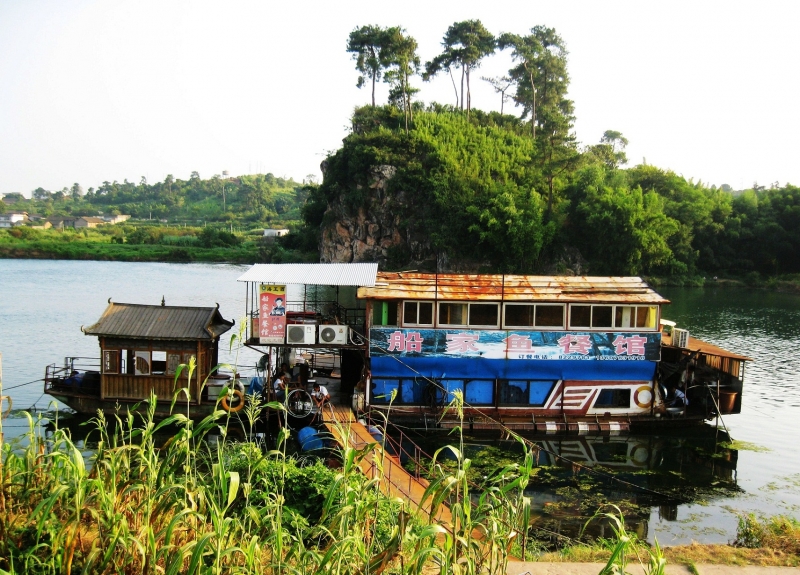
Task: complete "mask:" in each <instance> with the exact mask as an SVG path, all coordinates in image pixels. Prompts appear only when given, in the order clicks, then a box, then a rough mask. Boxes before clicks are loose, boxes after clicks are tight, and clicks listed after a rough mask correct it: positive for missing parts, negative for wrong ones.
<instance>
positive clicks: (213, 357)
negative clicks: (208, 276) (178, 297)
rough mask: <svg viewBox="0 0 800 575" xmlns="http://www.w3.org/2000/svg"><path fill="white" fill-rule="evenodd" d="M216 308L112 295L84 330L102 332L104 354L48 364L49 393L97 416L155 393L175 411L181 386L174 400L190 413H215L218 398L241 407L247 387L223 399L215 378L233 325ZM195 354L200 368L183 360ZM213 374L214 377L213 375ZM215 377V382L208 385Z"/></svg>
mask: <svg viewBox="0 0 800 575" xmlns="http://www.w3.org/2000/svg"><path fill="white" fill-rule="evenodd" d="M233 323H234V322H232V321H228V320H226V319H224V318H223V317H222V315H220V312H219V309H218V308H216V307H185V306H167V305H164V303H163V300H162V305H140V304H129V303H116V302H112V301H111V300H109V303H108V307H107V308H106V310H105V311H104V312H103V315H102V316H101V317H100V319H99V320H98V321H97V322H96V323H95V324H93V325H91V326H89V327H87V328H81V329H82V330H83V332H84V333H85V334H86V335H92V336H97V338H98V340H99V344H100V358H99V361H98V360H97V359H92V358H75V357H70V358H67V359H66V361H65V362H64V365H63V366H59V365H56V364H52V365H49V366H47V368H46V370H45V379H44V382H45V383H44V391H45V393H48V394H50V395H51V396H53V397H55V398H56V399H58V400H59V401H61V402H62V403H64V404H66V405H68V406H69V407H71V408H72V409H74V410H75V411H77V412H78V413H85V414H93V413H96V412H97V410H98V409H112V410H113V409H117V408H122V411H123V412H124V410H125V408H126V407H131V406H133V405H134V404H137V403H140V402H142V401H143V400H146V399H148V398H149V397H150V394H151V393H154V394H155V395H156V397H157V398H158V402H157V405H156V414H157V415H158V416H161V417H163V416H166V415H168V414H169V413H170V408H171V403H172V400H173V397H175V394H176V392H177V391H178V390H179V389H182V388H185V389H188V391H189V396H188V397H187V396H186V395H185V394H184V393H180V394H179V397H178V400H177V404H178V405H179V406H180V407H179V409H180V410H181V412H182V413H186V408H187V407H188V409H189V413H190V415H191V416H192V417H203V416H205V415H208V414H210V413H212V412H213V411H214V409H215V408H216V406H217V405H218V400H220V399H221V400H222V401H224V402H225V406H226V407H228V408H229V409H230V410H233V411H236V410H238V409H241V407H243V406H244V402H243V400H244V395H243V392H244V390H243V388H242V389H235V390H234V394H233V396H232V397H230V398H229V397H227V396H225V397H223V398H219V397H218V396H219V391H220V390H221V389H222V388H223V387H224V384H225V383H227V381H226V380H225V378H222V377H220V376H216V374H215V367H214V366H216V365H217V364H218V346H219V338H220V336H221V335H223V334H224V333H225V332H227V331H228V330H229V329H230V328H231V327H232V326H233ZM192 358H194V360H195V369H194V371H193V372H192V374H191V379H190V378H189V370H188V369H185V368H184V369H183V370H182V372H181V375H180V379H179V380H178V381H177V382H176V380H175V375H176V373H177V372H178V369H179V366H180V365H181V364H186V365H188V364H189V363H190V361H191V359H192ZM209 376H211V378H210V379H209ZM209 383H210V385H209Z"/></svg>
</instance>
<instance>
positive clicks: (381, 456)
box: [323, 405, 519, 561]
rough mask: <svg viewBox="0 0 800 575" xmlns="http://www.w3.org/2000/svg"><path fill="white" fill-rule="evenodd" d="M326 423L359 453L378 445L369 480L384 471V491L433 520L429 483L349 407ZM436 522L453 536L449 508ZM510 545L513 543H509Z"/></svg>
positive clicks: (364, 465)
mask: <svg viewBox="0 0 800 575" xmlns="http://www.w3.org/2000/svg"><path fill="white" fill-rule="evenodd" d="M323 423H324V424H325V427H326V428H327V429H328V431H329V432H330V433H331V434H332V435H333V437H334V438H335V439H336V441H338V442H339V444H340V445H349V446H350V447H353V448H355V449H362V448H363V447H364V446H365V445H368V444H373V443H374V444H377V445H376V447H375V448H374V449H373V450H372V451H371V452H370V453H369V454H367V456H366V457H364V458H363V459H362V460H361V462H360V464H359V467H360V468H361V471H362V472H363V473H364V475H366V476H367V477H369V478H371V479H372V478H374V477H375V476H376V473H377V471H378V470H379V469H380V468H381V466H382V468H383V473H382V474H378V475H379V476H380V477H381V482H380V487H381V490H382V491H383V492H384V493H385V494H386V495H389V496H390V497H400V498H401V499H404V500H406V501H409V502H410V503H411V504H412V505H414V506H416V508H417V510H418V511H419V512H422V513H425V514H426V515H427V516H429V517H430V513H431V506H430V498H428V500H427V501H425V502H424V503H423V499H424V495H425V490H426V489H427V488H428V485H429V484H428V482H427V481H426V480H425V479H423V478H419V479H417V478H416V477H414V476H413V475H411V474H410V473H409V472H408V471H406V470H405V468H404V467H403V466H402V465H400V458H399V457H397V456H395V455H389V454H388V453H386V452H384V450H383V447H382V446H381V445H380V443H379V442H378V441H376V440H375V438H374V437H372V435H370V433H369V430H368V429H367V428H366V427H365V426H364V425H363V424H362V423H359V421H358V419H357V418H356V416H355V414H354V413H353V410H352V409H350V407H349V406H342V405H329V406H327V407H326V408H325V413H324V415H323ZM432 521H433V522H435V523H438V524H439V525H441V526H442V527H444V528H445V529H447V531H449V532H450V533H452V532H453V527H452V525H453V516H452V514H451V513H450V508H449V507H448V506H447V505H441V506H440V507H439V509H438V511H437V513H436V517H435V518H432ZM472 537H473V538H474V539H475V540H477V541H481V540H483V538H484V537H483V533H481V532H480V531H478V530H477V529H475V530H474V531H473V532H472ZM509 544H510V542H509ZM508 559H509V561H519V558H517V557H514V556H512V555H509V556H508Z"/></svg>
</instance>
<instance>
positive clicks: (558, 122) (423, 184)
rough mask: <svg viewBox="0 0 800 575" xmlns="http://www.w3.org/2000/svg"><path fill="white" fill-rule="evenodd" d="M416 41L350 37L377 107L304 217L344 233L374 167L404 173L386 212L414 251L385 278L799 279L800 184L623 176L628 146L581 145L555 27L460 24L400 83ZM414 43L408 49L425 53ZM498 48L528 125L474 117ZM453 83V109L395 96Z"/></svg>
mask: <svg viewBox="0 0 800 575" xmlns="http://www.w3.org/2000/svg"><path fill="white" fill-rule="evenodd" d="M404 34H405V31H404V30H402V28H387V29H381V28H379V27H376V26H366V27H361V28H357V29H356V30H354V31H353V33H352V34H351V36H350V42H349V44H348V51H350V52H351V53H352V54H353V58H354V60H355V61H356V68H357V70H358V71H359V73H360V74H361V75H360V76H359V79H358V85H359V86H362V85H366V84H367V79H369V80H371V83H372V85H373V96H372V105H371V106H366V107H363V108H359V109H356V111H355V113H354V115H353V119H352V132H351V134H350V135H349V136H348V137H347V138H346V139H345V141H344V144H343V146H342V148H341V149H339V150H338V151H336V152H335V153H334V154H332V155H331V156H330V157H329V158H328V161H327V165H328V170H327V172H326V173H325V177H324V180H323V182H322V185H321V186H320V188H319V189H318V190H314V191H313V192H312V194H311V195H310V198H309V204H307V206H306V209H305V210H304V211H303V215H304V217H305V220H306V223H307V227H306V232H307V233H312V232H314V231H316V230H318V229H319V228H320V226H321V227H322V228H323V229H324V228H325V227H331V226H332V225H333V223H334V222H333V221H330V220H331V218H332V217H335V216H334V213H332V212H329V213H328V214H327V216H325V208H326V207H327V206H329V205H333V206H341V208H342V212H343V213H345V214H356V213H357V212H358V211H359V210H366V211H367V213H368V214H369V210H370V209H373V208H374V206H372V203H371V200H372V198H371V197H370V194H369V189H370V187H369V186H370V183H371V182H370V181H369V178H370V175H369V168H370V167H372V166H376V165H391V166H394V167H395V168H397V172H396V175H395V176H394V177H393V178H392V180H391V181H390V183H389V190H390V192H391V193H392V200H393V201H392V202H390V204H389V206H390V209H391V210H394V211H396V212H397V213H398V214H399V215H400V227H401V229H400V234H399V235H400V236H401V237H405V238H408V241H406V243H405V244H403V245H399V246H396V247H395V248H393V251H392V253H391V254H390V257H389V258H388V259H387V261H385V262H383V263H384V264H385V265H387V266H388V267H404V266H407V265H412V264H413V265H415V266H417V265H420V264H421V265H423V266H425V265H427V266H428V267H431V268H433V267H436V266H441V262H442V261H446V262H448V264H447V265H449V267H451V268H455V269H458V268H459V267H461V268H471V269H475V268H477V269H481V270H484V271H503V272H523V273H563V272H572V273H593V274H613V275H617V274H646V275H650V276H660V277H673V278H674V277H681V278H692V277H698V276H702V275H706V274H707V275H727V276H748V275H749V279H751V280H755V279H757V278H758V277H760V275H766V276H776V275H784V274H797V273H800V256H798V254H800V219H798V217H797V215H798V213H799V211H800V189H799V188H797V187H795V186H791V185H786V186H785V187H779V186H777V185H775V186H773V187H772V188H771V189H764V188H763V187H760V186H757V185H754V187H753V189H751V190H746V191H744V192H742V193H739V194H736V195H734V194H733V193H731V190H730V188H729V187H728V186H723V188H716V187H714V186H711V187H709V186H706V185H704V184H702V183H701V182H693V181H691V180H687V179H685V178H683V177H681V176H679V175H677V174H675V173H673V172H671V171H666V170H662V169H659V168H657V167H654V166H649V165H639V166H635V167H633V168H630V169H625V168H624V165H625V164H626V163H627V159H626V156H625V146H626V145H627V143H628V142H627V140H626V139H625V138H624V136H623V135H622V134H620V133H619V132H615V131H613V130H608V131H606V132H605V133H604V134H603V135H602V138H600V141H599V143H598V144H596V145H590V146H587V147H584V148H580V147H579V146H578V144H577V142H576V141H575V138H574V134H573V132H572V127H573V122H574V116H573V108H574V107H573V103H572V102H571V101H570V100H569V99H568V98H567V89H568V86H569V75H568V73H567V50H566V46H565V43H564V42H563V40H562V39H561V38H560V37H559V36H558V34H557V33H556V32H555V30H553V29H551V28H546V27H542V26H537V27H534V28H533V29H532V30H531V31H530V34H528V35H524V36H519V35H514V34H502V35H500V36H497V37H495V36H493V35H492V34H491V33H489V32H488V31H487V30H486V29H485V28H484V27H483V25H482V24H481V23H480V21H477V20H470V21H465V22H457V23H455V24H453V26H451V27H450V28H449V29H448V30H447V32H446V34H445V35H444V37H443V41H442V46H443V51H442V53H441V54H439V55H438V56H436V57H435V58H433V59H432V60H431V61H429V62H427V63H426V64H425V65H424V66H422V65H421V64H420V61H419V58H418V57H417V56H416V54H415V53H414V54H411V55H409V54H406V55H405V56H404V57H403V58H402V60H403V62H405V63H406V64H407V67H408V66H410V68H409V70H408V72H409V73H407V74H405V75H403V76H402V78H403V83H402V84H398V75H397V73H396V70H397V69H398V66H400V67H401V68H402V66H401V65H400V64H399V62H400V57H399V55H398V41H397V38H398V35H400V36H403V35H404ZM403 37H405V38H406V39H407V40H408V42H407V44H406V45H405V46H406V48H408V47H409V46H416V42H413V39H410V38H409V37H407V35H406V36H403ZM497 50H507V51H509V54H510V57H511V67H510V69H509V71H508V75H507V76H505V77H502V78H484V79H485V80H487V81H490V82H491V83H492V85H493V86H494V87H495V89H496V91H497V92H498V93H500V94H501V97H502V98H503V102H505V100H506V99H507V98H511V99H513V101H514V103H515V104H516V105H517V106H518V107H520V108H521V109H522V114H521V116H520V117H516V116H512V115H508V114H498V113H496V112H492V113H484V112H481V111H480V110H478V109H475V108H474V107H473V106H472V100H471V95H470V73H471V72H473V71H474V70H475V69H477V68H478V67H479V66H480V62H481V60H482V59H483V58H485V57H486V56H487V55H489V54H492V53H494V52H495V51H497ZM409 63H410V64H409ZM454 70H458V71H460V74H461V84H460V88H459V86H458V85H457V84H456V79H455V78H454V77H453V71H454ZM440 73H448V74H450V76H451V78H452V79H453V88H454V92H455V96H456V97H455V105H454V106H446V105H441V104H431V105H429V106H427V107H426V106H424V105H423V104H422V103H421V102H413V101H412V99H411V97H410V96H406V97H404V98H401V99H399V100H398V98H397V97H396V94H397V93H400V92H402V93H403V94H411V95H413V93H414V89H413V87H411V86H410V84H409V82H410V80H411V79H413V77H414V75H415V74H419V75H420V76H421V77H422V79H423V80H425V81H427V80H430V79H431V78H433V77H434V76H436V75H437V74H440ZM381 77H383V79H384V80H385V81H387V82H389V83H390V84H391V85H392V86H393V90H394V92H393V93H394V94H395V97H392V96H391V95H390V98H389V102H388V104H387V105H385V106H378V105H376V103H375V98H374V82H375V81H376V80H378V79H380V78H381ZM443 214H446V215H447V217H442V215H443ZM326 217H327V218H328V219H327V220H326V219H325V218H326ZM368 217H369V216H368ZM443 256H444V257H443Z"/></svg>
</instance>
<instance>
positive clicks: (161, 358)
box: [150, 351, 167, 375]
mask: <svg viewBox="0 0 800 575" xmlns="http://www.w3.org/2000/svg"><path fill="white" fill-rule="evenodd" d="M150 368H151V370H152V372H153V375H164V374H165V373H166V371H167V352H166V351H153V355H152V361H151V362H150Z"/></svg>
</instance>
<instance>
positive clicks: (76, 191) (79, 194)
mask: <svg viewBox="0 0 800 575" xmlns="http://www.w3.org/2000/svg"><path fill="white" fill-rule="evenodd" d="M69 195H70V197H71V198H72V199H73V200H76V201H77V200H80V199H81V198H83V188H82V187H81V185H80V184H79V183H77V182H75V183H74V184H72V188H70V191H69Z"/></svg>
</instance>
